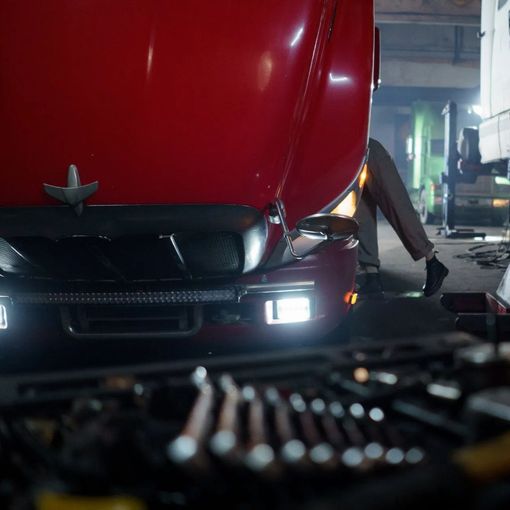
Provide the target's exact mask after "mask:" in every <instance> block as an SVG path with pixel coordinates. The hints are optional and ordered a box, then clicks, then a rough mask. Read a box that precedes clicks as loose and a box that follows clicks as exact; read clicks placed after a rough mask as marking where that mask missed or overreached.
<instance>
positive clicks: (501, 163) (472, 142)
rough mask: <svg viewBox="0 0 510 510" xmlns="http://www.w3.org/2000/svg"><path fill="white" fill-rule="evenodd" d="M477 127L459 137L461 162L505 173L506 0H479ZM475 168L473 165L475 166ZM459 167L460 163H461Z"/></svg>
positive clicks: (508, 131) (509, 134)
mask: <svg viewBox="0 0 510 510" xmlns="http://www.w3.org/2000/svg"><path fill="white" fill-rule="evenodd" d="M480 38H481V51H480V100H481V116H482V122H481V123H480V125H479V128H478V130H476V129H474V128H464V129H463V131H462V133H461V136H460V138H459V153H460V156H461V158H462V161H461V165H462V164H464V165H465V167H467V168H468V169H469V165H470V164H471V165H473V164H474V165H477V164H478V165H480V164H481V169H482V173H493V174H494V173H499V174H502V175H507V173H508V162H509V161H510V0H482V12H481V30H480ZM475 168H476V167H475ZM461 170H462V166H461Z"/></svg>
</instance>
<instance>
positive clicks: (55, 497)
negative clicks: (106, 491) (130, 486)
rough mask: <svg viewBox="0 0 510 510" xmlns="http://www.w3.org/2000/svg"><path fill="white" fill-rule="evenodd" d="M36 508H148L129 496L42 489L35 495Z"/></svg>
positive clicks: (97, 509)
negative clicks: (105, 495) (99, 495)
mask: <svg viewBox="0 0 510 510" xmlns="http://www.w3.org/2000/svg"><path fill="white" fill-rule="evenodd" d="M36 509H37V510H148V509H147V506H146V505H145V503H144V502H143V501H141V500H140V499H138V498H134V497H131V496H110V497H91V496H73V495H70V494H59V493H56V492H49V491H44V492H41V493H40V494H39V496H38V497H37V504H36Z"/></svg>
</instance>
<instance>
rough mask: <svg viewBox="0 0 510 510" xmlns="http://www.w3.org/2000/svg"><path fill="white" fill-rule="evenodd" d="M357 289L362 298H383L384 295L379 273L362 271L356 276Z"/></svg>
mask: <svg viewBox="0 0 510 510" xmlns="http://www.w3.org/2000/svg"><path fill="white" fill-rule="evenodd" d="M356 284H357V286H356V291H357V293H358V295H359V297H360V299H363V298H366V299H381V298H383V297H384V291H383V286H382V283H381V276H380V275H379V273H378V272H377V273H361V274H359V275H357V276H356Z"/></svg>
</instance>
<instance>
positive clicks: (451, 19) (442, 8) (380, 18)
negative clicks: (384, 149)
mask: <svg viewBox="0 0 510 510" xmlns="http://www.w3.org/2000/svg"><path fill="white" fill-rule="evenodd" d="M480 10H481V2H480V0H376V1H375V15H376V23H379V24H383V23H423V24H428V25H458V26H479V25H480Z"/></svg>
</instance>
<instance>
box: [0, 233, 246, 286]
mask: <svg viewBox="0 0 510 510" xmlns="http://www.w3.org/2000/svg"><path fill="white" fill-rule="evenodd" d="M174 241H175V242H172V239H171V238H170V236H162V237H159V236H125V237H121V238H119V239H115V240H109V239H106V238H103V237H96V236H80V237H70V238H66V239H62V240H58V241H54V240H51V239H47V238H43V237H16V238H8V239H2V238H0V270H1V271H2V272H3V273H4V274H6V275H18V276H25V277H32V278H46V279H55V280H64V281H116V282H123V281H124V282H125V281H154V280H181V279H186V278H187V279H190V278H191V279H193V278H206V277H221V276H234V275H238V274H240V273H242V271H243V266H244V248H243V242H242V237H241V236H240V235H239V234H236V233H230V232H208V233H192V234H189V233H186V234H175V235H174Z"/></svg>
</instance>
